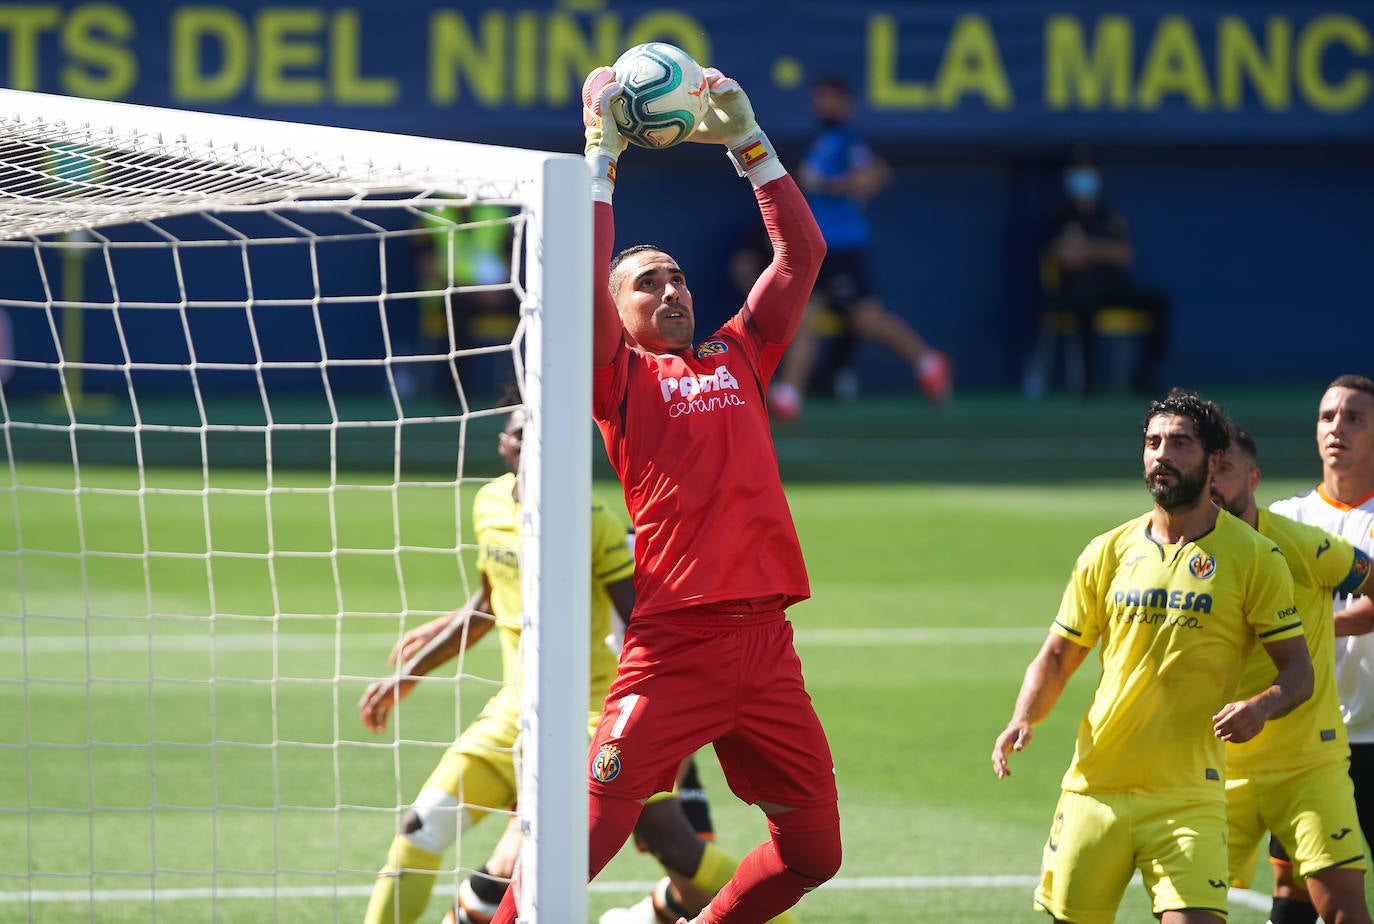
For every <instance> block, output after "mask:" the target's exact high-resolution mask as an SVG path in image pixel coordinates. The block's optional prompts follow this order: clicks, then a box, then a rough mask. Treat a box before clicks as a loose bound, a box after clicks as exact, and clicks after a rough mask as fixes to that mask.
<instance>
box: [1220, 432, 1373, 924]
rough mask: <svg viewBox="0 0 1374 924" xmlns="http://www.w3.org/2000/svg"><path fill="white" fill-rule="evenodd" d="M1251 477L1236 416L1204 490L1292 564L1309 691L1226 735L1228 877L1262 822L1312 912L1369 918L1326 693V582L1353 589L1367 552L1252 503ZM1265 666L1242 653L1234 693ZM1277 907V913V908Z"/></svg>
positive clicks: (1254, 470)
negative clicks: (1244, 737)
mask: <svg viewBox="0 0 1374 924" xmlns="http://www.w3.org/2000/svg"><path fill="white" fill-rule="evenodd" d="M1259 483H1260V468H1259V450H1258V449H1257V447H1256V446H1255V441H1254V438H1253V437H1252V436H1251V435H1250V434H1249V433H1247V432H1246V431H1245V430H1243V429H1241V428H1236V430H1235V434H1234V438H1233V439H1232V442H1231V447H1230V448H1229V449H1227V450H1226V453H1225V455H1224V456H1222V460H1221V463H1220V464H1219V465H1218V466H1217V469H1216V474H1215V475H1214V476H1213V479H1212V499H1213V500H1214V501H1215V502H1216V503H1217V504H1219V505H1220V506H1221V507H1222V508H1223V509H1225V510H1227V511H1228V512H1230V513H1232V514H1234V515H1235V516H1237V517H1239V518H1240V519H1242V520H1244V521H1245V522H1246V523H1249V524H1250V526H1251V527H1253V528H1255V529H1257V530H1259V532H1260V533H1262V534H1263V535H1264V536H1265V538H1267V539H1269V540H1271V541H1273V542H1274V544H1275V545H1277V546H1278V547H1279V550H1280V551H1282V552H1283V555H1284V558H1285V559H1286V560H1287V562H1288V568H1289V571H1290V572H1291V573H1292V575H1293V593H1294V602H1295V603H1296V604H1297V606H1298V612H1299V614H1300V615H1301V617H1302V624H1303V632H1304V634H1305V635H1306V637H1307V649H1308V652H1309V653H1310V655H1311V657H1312V667H1313V671H1314V674H1315V680H1314V683H1313V692H1312V698H1311V699H1309V700H1308V701H1307V702H1305V703H1303V704H1302V705H1301V706H1299V707H1297V708H1296V709H1294V710H1293V711H1292V712H1291V713H1290V714H1288V715H1286V716H1284V717H1283V718H1281V719H1275V720H1274V721H1273V722H1271V723H1269V724H1268V725H1267V726H1266V727H1265V729H1264V733H1263V734H1261V735H1258V736H1256V737H1255V738H1253V739H1251V740H1250V741H1246V742H1244V743H1228V744H1227V745H1226V794H1227V803H1228V807H1227V816H1228V819H1229V821H1230V854H1231V879H1232V882H1233V883H1234V884H1235V885H1237V886H1239V887H1241V888H1249V886H1250V879H1251V875H1252V873H1253V872H1254V869H1255V862H1256V860H1257V859H1258V857H1259V847H1260V843H1261V841H1262V840H1263V839H1264V833H1265V831H1272V832H1273V834H1274V837H1276V838H1277V839H1278V841H1279V843H1280V844H1282V845H1283V847H1284V849H1285V852H1286V853H1287V855H1288V856H1289V858H1291V861H1292V864H1293V868H1294V871H1295V872H1296V873H1297V874H1298V876H1300V877H1303V878H1305V879H1306V880H1307V884H1308V891H1309V892H1310V893H1311V896H1312V900H1313V904H1314V905H1315V906H1316V911H1317V912H1319V913H1320V914H1321V917H1322V920H1324V921H1328V922H1332V924H1334V922H1337V921H1339V922H1342V924H1370V920H1369V909H1368V907H1367V906H1366V905H1365V899H1364V869H1365V860H1364V843H1363V839H1362V838H1361V837H1360V820H1359V816H1358V814H1357V813H1356V811H1355V788H1354V785H1353V784H1352V782H1351V780H1350V774H1349V772H1348V765H1349V763H1350V747H1349V745H1348V744H1347V741H1346V732H1345V724H1344V722H1343V721H1342V720H1341V704H1340V699H1339V697H1338V696H1337V693H1336V674H1335V623H1334V621H1333V619H1332V611H1331V603H1332V593H1333V592H1334V593H1337V594H1341V595H1346V594H1363V593H1365V592H1366V590H1367V589H1368V588H1367V585H1368V583H1369V576H1370V559H1369V556H1367V555H1366V554H1365V553H1364V552H1362V551H1360V550H1359V549H1357V548H1355V547H1354V546H1353V545H1351V544H1350V543H1349V542H1347V541H1346V540H1344V539H1341V538H1339V537H1337V536H1333V535H1332V534H1331V533H1328V532H1327V531H1326V530H1324V529H1321V528H1319V527H1316V526H1309V525H1307V524H1303V523H1298V522H1296V521H1294V520H1290V519H1288V518H1287V517H1283V516H1279V515H1278V514H1276V513H1271V512H1270V511H1268V510H1261V509H1259V507H1258V506H1257V505H1256V503H1255V489H1256V488H1258V487H1259ZM1273 675H1274V666H1273V665H1272V664H1271V663H1270V662H1269V659H1268V658H1267V657H1265V655H1264V653H1263V652H1262V651H1258V650H1257V651H1255V652H1253V653H1251V655H1250V660H1249V662H1248V663H1247V665H1246V669H1245V674H1244V675H1243V677H1242V679H1241V682H1240V686H1239V687H1238V688H1237V695H1238V696H1241V697H1244V696H1250V695H1253V694H1254V693H1257V692H1259V691H1260V690H1262V689H1264V688H1265V687H1267V686H1268V685H1269V682H1270V680H1272V679H1273ZM1283 910H1284V909H1283V907H1282V906H1280V909H1279V914H1280V916H1282V914H1283Z"/></svg>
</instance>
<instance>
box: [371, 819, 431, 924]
mask: <svg viewBox="0 0 1374 924" xmlns="http://www.w3.org/2000/svg"><path fill="white" fill-rule="evenodd" d="M443 859H444V858H443V857H441V856H439V855H438V854H437V853H430V852H429V851H428V850H422V849H421V848H419V847H416V846H415V845H414V844H412V843H411V842H410V841H408V840H406V839H405V838H404V837H402V836H401V835H399V834H398V835H396V839H395V840H393V841H392V842H391V849H390V850H388V851H387V854H386V866H384V867H382V871H381V873H380V874H379V875H378V876H377V882H376V883H375V884H374V885H373V886H372V899H371V901H369V902H368V903H367V914H366V915H364V916H363V924H414V922H415V921H417V920H419V918H420V915H421V914H423V913H424V910H425V906H426V905H428V904H429V894H430V893H431V892H433V891H434V874H435V873H437V872H438V871H439V864H440V863H442V862H443ZM398 870H405V872H398Z"/></svg>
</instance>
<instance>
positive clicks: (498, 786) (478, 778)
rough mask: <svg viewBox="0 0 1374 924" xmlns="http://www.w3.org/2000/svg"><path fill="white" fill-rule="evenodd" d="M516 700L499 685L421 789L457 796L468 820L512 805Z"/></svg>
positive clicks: (597, 716)
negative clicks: (438, 790)
mask: <svg viewBox="0 0 1374 924" xmlns="http://www.w3.org/2000/svg"><path fill="white" fill-rule="evenodd" d="M519 707H520V703H519V698H518V697H517V695H516V692H515V688H514V687H508V686H507V687H502V688H501V690H500V692H498V693H497V694H496V695H495V696H493V697H492V698H491V699H489V700H487V704H486V705H485V706H483V707H482V711H481V713H480V714H479V715H478V716H477V718H475V719H473V721H472V724H470V725H469V726H468V727H467V728H465V729H463V733H462V735H460V736H459V737H458V740H457V742H455V743H454V745H453V746H452V747H450V748H449V749H448V750H446V751H445V752H444V756H443V757H441V758H439V763H438V765H437V766H436V767H435V768H434V770H433V772H431V773H430V775H429V779H427V780H426V781H425V788H427V789H428V788H437V789H442V790H443V791H444V792H446V793H448V794H449V795H451V796H453V797H454V798H455V799H457V800H458V802H459V804H461V805H462V806H463V808H464V809H465V810H466V814H467V816H468V818H469V819H471V820H472V821H476V820H477V819H479V818H481V817H483V816H485V815H487V814H490V812H491V811H492V810H493V809H500V810H504V809H508V808H510V807H511V806H512V805H514V804H515V799H516V779H515V740H516V737H517V736H518V734H519V731H520V708H519ZM600 720H601V713H600V711H599V710H598V711H596V712H590V711H589V712H588V715H587V734H588V736H589V738H590V735H591V733H592V732H593V731H595V730H596V726H597V723H598V722H599V721H600Z"/></svg>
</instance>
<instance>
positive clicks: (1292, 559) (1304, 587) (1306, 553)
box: [1226, 510, 1368, 776]
mask: <svg viewBox="0 0 1374 924" xmlns="http://www.w3.org/2000/svg"><path fill="white" fill-rule="evenodd" d="M1259 531H1260V532H1261V533H1263V534H1264V536H1265V537H1267V538H1269V539H1271V540H1273V542H1274V544H1275V545H1277V546H1278V547H1279V551H1281V552H1283V557H1284V559H1285V560H1287V562H1288V570H1289V571H1290V572H1291V573H1292V575H1293V601H1294V602H1295V603H1296V604H1297V606H1298V615H1299V616H1301V618H1302V630H1303V634H1304V635H1305V636H1306V638H1307V652H1308V654H1309V655H1310V656H1311V658H1312V674H1313V685H1312V698H1311V699H1309V700H1308V701H1307V702H1305V703H1303V704H1302V705H1301V706H1299V707H1298V708H1296V709H1294V710H1293V711H1292V712H1290V713H1289V714H1288V715H1286V716H1284V717H1283V718H1279V719H1273V720H1271V721H1269V722H1266V723H1265V724H1264V730H1263V731H1261V732H1260V733H1259V734H1258V735H1256V736H1255V737H1254V738H1252V739H1251V740H1249V741H1246V742H1244V743H1242V744H1228V745H1226V767H1227V771H1228V772H1229V773H1230V774H1231V775H1232V776H1250V775H1252V774H1255V773H1266V772H1270V771H1275V770H1284V771H1288V770H1297V769H1301V768H1303V767H1308V766H1316V765H1320V764H1325V763H1339V762H1341V761H1344V760H1345V759H1346V758H1347V757H1349V755H1350V750H1349V748H1348V746H1347V742H1346V735H1345V722H1343V721H1342V720H1341V701H1340V698H1339V696H1338V695H1337V693H1336V628H1335V624H1334V623H1333V621H1332V615H1331V600H1332V594H1333V593H1334V592H1335V591H1336V589H1337V588H1339V587H1345V586H1349V582H1351V581H1352V580H1353V581H1354V582H1355V583H1356V585H1357V586H1358V582H1359V581H1361V580H1363V578H1364V571H1363V570H1362V569H1364V568H1367V567H1368V565H1367V563H1366V562H1364V561H1357V560H1356V555H1355V547H1354V546H1353V545H1351V544H1350V543H1349V542H1347V541H1345V540H1344V539H1341V538H1340V537H1339V536H1333V535H1331V534H1330V533H1328V532H1327V531H1326V530H1324V529H1321V528H1319V527H1316V526H1309V525H1307V524H1305V523H1299V522H1297V521H1296V520H1290V519H1288V518H1287V517H1284V516H1280V515H1279V514H1277V513H1270V512H1269V511H1268V510H1260V512H1259ZM1274 674H1275V669H1274V662H1273V661H1271V660H1269V656H1268V655H1267V654H1265V652H1264V649H1263V648H1258V649H1256V650H1255V651H1253V652H1251V653H1250V660H1249V661H1248V662H1246V665H1245V673H1244V674H1243V675H1242V677H1241V681H1240V686H1239V687H1237V688H1236V698H1237V699H1245V698H1249V697H1251V696H1254V695H1255V694H1256V693H1259V692H1260V691H1261V690H1263V689H1265V688H1266V687H1268V686H1269V685H1270V684H1271V683H1273V682H1274Z"/></svg>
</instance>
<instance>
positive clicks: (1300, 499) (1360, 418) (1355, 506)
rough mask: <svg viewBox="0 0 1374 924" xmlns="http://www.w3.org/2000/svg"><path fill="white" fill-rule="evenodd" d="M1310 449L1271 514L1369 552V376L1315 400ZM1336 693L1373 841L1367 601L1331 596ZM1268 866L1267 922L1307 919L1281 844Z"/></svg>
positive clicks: (1372, 512)
mask: <svg viewBox="0 0 1374 924" xmlns="http://www.w3.org/2000/svg"><path fill="white" fill-rule="evenodd" d="M1317 452H1318V454H1319V455H1320V456H1321V460H1322V480H1321V481H1320V482H1319V483H1318V484H1317V485H1316V487H1314V488H1312V489H1311V490H1308V491H1304V492H1303V493H1301V494H1297V495H1294V496H1293V497H1288V498H1285V499H1283V500H1278V501H1275V502H1274V503H1272V504H1270V505H1269V509H1270V510H1272V511H1274V512H1275V513H1277V514H1281V515H1283V516H1286V517H1288V518H1289V519H1292V520H1297V521H1298V522H1299V523H1310V524H1312V525H1313V526H1320V527H1321V528H1322V529H1325V530H1326V531H1327V532H1329V533H1334V534H1335V535H1337V536H1340V537H1341V538H1343V539H1346V540H1348V541H1349V542H1350V543H1351V544H1352V545H1354V546H1355V547H1356V548H1358V549H1360V550H1362V551H1364V552H1365V553H1367V554H1371V555H1374V380H1371V379H1369V378H1367V377H1365V376H1363V375H1342V376H1338V377H1337V378H1336V379H1334V380H1333V381H1332V382H1331V384H1330V385H1328V386H1327V388H1326V392H1325V393H1324V394H1323V395H1322V397H1321V402H1320V404H1318V406H1317ZM1333 605H1334V611H1335V617H1334V621H1335V631H1336V692H1337V693H1338V695H1339V696H1340V701H1341V717H1342V719H1344V721H1345V729H1346V734H1347V736H1348V738H1349V741H1350V778H1351V780H1352V781H1353V782H1354V785H1355V808H1356V810H1357V811H1358V813H1359V818H1360V829H1361V831H1362V832H1363V834H1364V838H1365V840H1366V841H1374V635H1370V634H1369V633H1370V630H1371V629H1374V600H1371V599H1370V598H1369V597H1367V596H1355V597H1352V596H1347V595H1345V594H1337V595H1336V597H1335V600H1334V603H1333ZM1269 855H1270V859H1271V861H1272V862H1273V864H1274V905H1273V910H1272V911H1271V912H1270V920H1271V921H1272V922H1273V924H1312V922H1314V921H1316V920H1317V911H1316V909H1315V907H1314V906H1313V905H1312V900H1311V897H1310V896H1309V895H1308V893H1307V890H1306V887H1305V883H1303V882H1302V881H1300V880H1298V879H1297V878H1295V876H1294V874H1293V867H1292V860H1291V858H1290V857H1289V856H1288V853H1287V851H1286V850H1285V849H1284V847H1283V845H1282V844H1280V843H1279V842H1277V841H1275V840H1274V839H1272V838H1271V839H1270V842H1269Z"/></svg>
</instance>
